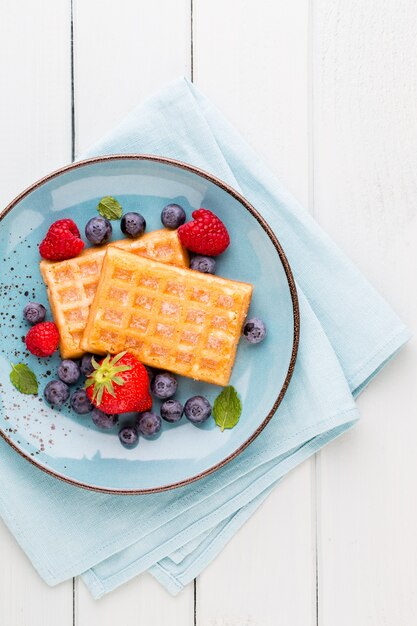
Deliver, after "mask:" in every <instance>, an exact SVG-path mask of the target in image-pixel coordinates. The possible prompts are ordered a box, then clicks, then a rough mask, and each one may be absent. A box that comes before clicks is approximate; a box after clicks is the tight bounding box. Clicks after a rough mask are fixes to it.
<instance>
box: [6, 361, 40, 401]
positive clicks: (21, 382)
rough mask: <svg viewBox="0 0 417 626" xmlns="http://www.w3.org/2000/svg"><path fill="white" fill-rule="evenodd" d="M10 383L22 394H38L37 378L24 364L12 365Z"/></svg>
mask: <svg viewBox="0 0 417 626" xmlns="http://www.w3.org/2000/svg"><path fill="white" fill-rule="evenodd" d="M10 381H11V383H12V384H13V385H14V386H15V387H16V389H17V390H18V391H21V392H22V393H27V394H31V393H34V394H36V393H38V381H37V379H36V376H35V374H34V373H33V372H32V370H31V369H29V367H28V366H27V365H25V364H24V363H19V364H18V365H13V364H12V371H11V372H10Z"/></svg>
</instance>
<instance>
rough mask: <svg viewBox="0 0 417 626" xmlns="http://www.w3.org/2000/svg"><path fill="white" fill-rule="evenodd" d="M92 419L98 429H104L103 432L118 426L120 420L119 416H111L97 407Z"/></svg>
mask: <svg viewBox="0 0 417 626" xmlns="http://www.w3.org/2000/svg"><path fill="white" fill-rule="evenodd" d="M91 417H92V418H93V422H94V424H95V425H96V426H97V428H102V429H103V430H107V429H109V428H113V426H116V424H117V420H118V419H119V416H118V415H115V414H114V415H112V414H110V415H109V414H108V413H104V412H103V411H100V409H97V408H96V407H94V409H93V412H92V415H91Z"/></svg>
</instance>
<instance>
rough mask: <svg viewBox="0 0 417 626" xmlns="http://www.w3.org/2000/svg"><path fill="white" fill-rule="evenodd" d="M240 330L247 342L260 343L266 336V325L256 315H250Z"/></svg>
mask: <svg viewBox="0 0 417 626" xmlns="http://www.w3.org/2000/svg"><path fill="white" fill-rule="evenodd" d="M242 332H243V336H244V337H245V339H246V341H248V342H249V343H260V342H261V341H263V340H264V339H265V337H266V326H265V324H264V323H263V321H262V320H260V319H259V318H258V317H252V318H251V319H250V320H247V321H246V322H245V325H244V326H243V331H242Z"/></svg>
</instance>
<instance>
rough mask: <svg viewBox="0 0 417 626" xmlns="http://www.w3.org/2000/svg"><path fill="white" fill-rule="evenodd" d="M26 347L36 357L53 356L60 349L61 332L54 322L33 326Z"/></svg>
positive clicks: (27, 336) (27, 337)
mask: <svg viewBox="0 0 417 626" xmlns="http://www.w3.org/2000/svg"><path fill="white" fill-rule="evenodd" d="M25 341H26V347H27V349H28V350H29V352H31V353H32V354H34V355H35V356H41V357H46V356H51V354H53V353H54V352H55V350H56V349H57V348H58V343H59V332H58V329H57V327H56V326H55V324H54V323H53V322H41V323H40V324H36V325H35V326H32V328H31V329H30V330H29V332H28V334H27V335H26V339H25Z"/></svg>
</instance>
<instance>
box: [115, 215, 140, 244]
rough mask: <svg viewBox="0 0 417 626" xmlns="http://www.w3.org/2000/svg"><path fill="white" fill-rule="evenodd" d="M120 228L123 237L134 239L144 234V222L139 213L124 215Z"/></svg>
mask: <svg viewBox="0 0 417 626" xmlns="http://www.w3.org/2000/svg"><path fill="white" fill-rule="evenodd" d="M120 228H121V229H122V233H123V234H124V235H127V236H128V237H131V238H132V239H135V238H136V237H140V236H141V235H143V233H144V232H145V228H146V221H145V218H144V217H143V215H141V214H140V213H133V212H131V213H125V214H124V215H123V217H122V221H121V222H120Z"/></svg>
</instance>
